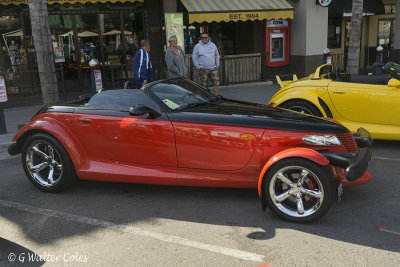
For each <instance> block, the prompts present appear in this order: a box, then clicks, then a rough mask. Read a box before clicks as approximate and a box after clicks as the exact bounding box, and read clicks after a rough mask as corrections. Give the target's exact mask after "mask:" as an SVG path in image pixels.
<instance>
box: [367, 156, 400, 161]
mask: <svg viewBox="0 0 400 267" xmlns="http://www.w3.org/2000/svg"><path fill="white" fill-rule="evenodd" d="M372 159H378V160H388V161H400V159H394V158H385V157H372Z"/></svg>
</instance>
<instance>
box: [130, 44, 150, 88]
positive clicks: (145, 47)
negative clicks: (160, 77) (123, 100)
mask: <svg viewBox="0 0 400 267" xmlns="http://www.w3.org/2000/svg"><path fill="white" fill-rule="evenodd" d="M149 51H150V43H149V41H148V40H141V41H140V49H139V50H138V51H137V52H136V54H135V58H134V63H133V78H134V82H135V85H136V86H138V87H142V86H143V85H146V84H148V83H150V82H151V81H152V80H153V68H152V66H151V62H150V57H149V53H148V52H149Z"/></svg>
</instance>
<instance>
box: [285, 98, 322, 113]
mask: <svg viewBox="0 0 400 267" xmlns="http://www.w3.org/2000/svg"><path fill="white" fill-rule="evenodd" d="M279 107H281V108H286V109H290V110H293V111H297V112H301V113H305V114H310V115H314V116H317V117H322V113H321V111H319V109H318V108H317V107H316V106H315V105H314V104H312V103H310V102H307V101H304V100H291V101H287V102H285V103H283V104H282V105H280V106H279Z"/></svg>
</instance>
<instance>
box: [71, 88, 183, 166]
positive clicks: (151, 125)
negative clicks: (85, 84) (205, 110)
mask: <svg viewBox="0 0 400 267" xmlns="http://www.w3.org/2000/svg"><path fill="white" fill-rule="evenodd" d="M118 91H119V92H118ZM124 91H125V92H124ZM134 104H146V105H148V106H151V107H152V108H154V109H157V108H158V109H159V107H158V105H157V104H155V103H154V102H152V100H151V99H150V98H148V96H147V95H146V94H145V93H144V92H143V91H142V90H139V89H138V90H112V91H104V92H101V93H99V94H97V95H95V96H94V97H93V98H92V99H91V100H90V101H89V103H88V106H85V107H79V108H78V109H77V110H76V112H75V114H74V120H73V123H72V126H71V129H72V131H73V132H74V133H75V134H76V135H77V136H78V138H79V140H80V141H81V143H82V145H83V147H84V148H85V150H86V153H87V154H88V156H89V157H90V158H91V159H95V160H99V161H114V162H117V163H121V164H123V163H128V164H135V165H137V164H142V165H155V166H165V167H174V168H176V166H177V161H176V148H175V139H174V131H173V127H172V124H171V122H170V121H169V120H168V118H167V116H166V115H165V114H163V112H161V110H158V111H159V112H160V114H161V116H160V117H158V118H155V119H149V118H147V115H143V116H140V117H134V116H130V115H129V112H128V110H129V108H130V107H131V106H133V105H134Z"/></svg>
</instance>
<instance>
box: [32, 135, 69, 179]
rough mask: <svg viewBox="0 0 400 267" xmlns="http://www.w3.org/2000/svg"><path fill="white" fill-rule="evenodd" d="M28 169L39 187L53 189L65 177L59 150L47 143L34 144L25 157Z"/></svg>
mask: <svg viewBox="0 0 400 267" xmlns="http://www.w3.org/2000/svg"><path fill="white" fill-rule="evenodd" d="M25 157H26V159H25V164H26V169H27V170H28V172H29V174H30V176H31V177H32V178H33V179H34V181H35V182H37V183H38V184H39V185H41V186H44V187H52V186H54V185H56V184H57V183H58V182H59V181H60V180H61V178H62V175H63V164H62V158H61V156H60V153H59V152H58V151H57V149H56V148H55V147H54V146H52V145H50V144H48V143H45V142H35V143H32V144H31V145H30V146H29V147H28V149H27V151H26V155H25Z"/></svg>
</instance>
